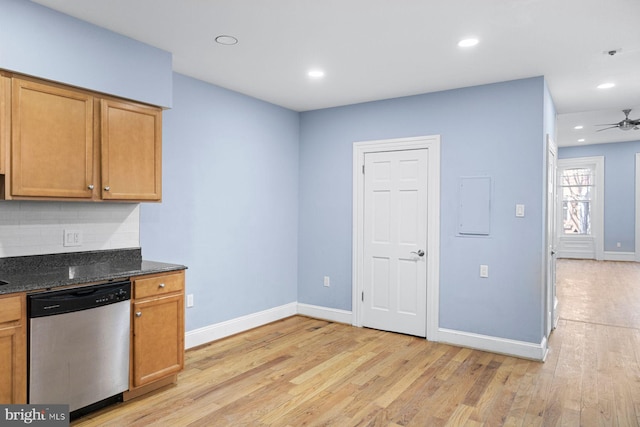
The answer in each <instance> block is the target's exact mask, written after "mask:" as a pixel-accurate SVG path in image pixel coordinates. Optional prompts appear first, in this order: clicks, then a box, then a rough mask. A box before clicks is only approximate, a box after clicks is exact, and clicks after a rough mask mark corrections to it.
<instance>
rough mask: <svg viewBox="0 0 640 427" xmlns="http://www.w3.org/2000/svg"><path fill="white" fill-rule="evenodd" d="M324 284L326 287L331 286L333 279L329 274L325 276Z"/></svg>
mask: <svg viewBox="0 0 640 427" xmlns="http://www.w3.org/2000/svg"><path fill="white" fill-rule="evenodd" d="M324 286H325V288H328V287H329V286H331V279H330V278H329V276H324Z"/></svg>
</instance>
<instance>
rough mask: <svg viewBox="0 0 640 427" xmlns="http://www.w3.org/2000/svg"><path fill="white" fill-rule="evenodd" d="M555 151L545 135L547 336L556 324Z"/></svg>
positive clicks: (556, 169)
mask: <svg viewBox="0 0 640 427" xmlns="http://www.w3.org/2000/svg"><path fill="white" fill-rule="evenodd" d="M557 153H558V148H557V146H556V145H555V143H554V142H553V140H552V139H551V138H549V137H547V286H546V289H547V319H546V332H547V333H546V335H547V337H549V335H550V334H551V331H552V330H553V329H555V327H556V326H557V324H558V311H557V306H558V298H557V297H556V212H557V207H556V204H557V200H558V199H557V197H556V188H557V176H558V167H557V162H556V160H557V156H558V154H557Z"/></svg>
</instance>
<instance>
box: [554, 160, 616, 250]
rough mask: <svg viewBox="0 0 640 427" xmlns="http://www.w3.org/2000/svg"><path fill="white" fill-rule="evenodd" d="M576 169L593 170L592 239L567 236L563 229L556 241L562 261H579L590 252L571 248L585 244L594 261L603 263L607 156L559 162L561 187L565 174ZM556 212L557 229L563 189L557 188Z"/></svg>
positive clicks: (557, 231)
mask: <svg viewBox="0 0 640 427" xmlns="http://www.w3.org/2000/svg"><path fill="white" fill-rule="evenodd" d="M574 168H591V169H593V175H594V186H593V190H594V194H593V196H592V198H591V203H592V206H591V235H585V234H579V235H575V236H574V235H567V234H564V232H562V231H561V229H562V227H557V229H556V241H557V243H558V245H557V246H558V257H559V258H580V257H583V256H584V255H586V254H589V255H591V250H589V252H585V253H582V252H580V250H576V251H572V250H571V249H570V246H571V244H572V243H573V244H576V245H579V244H583V245H584V246H583V247H585V248H586V247H587V246H586V245H587V244H588V245H589V246H590V245H592V247H593V258H594V259H596V260H603V259H604V191H605V188H604V156H594V157H575V158H565V159H558V172H557V174H558V175H557V180H556V182H557V183H559V182H560V181H561V177H562V171H563V170H565V169H574ZM557 197H558V199H557V210H558V212H557V213H556V215H557V216H556V220H557V221H558V225H560V224H562V201H563V200H562V187H561V186H560V185H559V184H557Z"/></svg>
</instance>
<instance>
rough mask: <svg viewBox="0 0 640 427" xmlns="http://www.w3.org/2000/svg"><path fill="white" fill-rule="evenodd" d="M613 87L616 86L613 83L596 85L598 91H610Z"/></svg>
mask: <svg viewBox="0 0 640 427" xmlns="http://www.w3.org/2000/svg"><path fill="white" fill-rule="evenodd" d="M615 85H616V84H615V83H602V84H600V85H598V89H611V88H612V87H614V86H615Z"/></svg>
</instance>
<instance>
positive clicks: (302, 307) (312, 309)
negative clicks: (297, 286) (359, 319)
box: [298, 303, 353, 325]
mask: <svg viewBox="0 0 640 427" xmlns="http://www.w3.org/2000/svg"><path fill="white" fill-rule="evenodd" d="M298 314H301V315H303V316H309V317H315V318H317V319H323V320H329V321H331V322H337V323H346V324H348V325H351V324H352V323H351V319H352V318H353V315H352V313H351V312H350V311H347V310H338V309H336V308H328V307H321V306H318V305H309V304H301V303H298Z"/></svg>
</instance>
